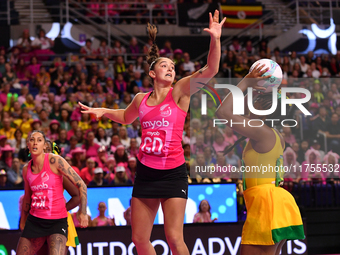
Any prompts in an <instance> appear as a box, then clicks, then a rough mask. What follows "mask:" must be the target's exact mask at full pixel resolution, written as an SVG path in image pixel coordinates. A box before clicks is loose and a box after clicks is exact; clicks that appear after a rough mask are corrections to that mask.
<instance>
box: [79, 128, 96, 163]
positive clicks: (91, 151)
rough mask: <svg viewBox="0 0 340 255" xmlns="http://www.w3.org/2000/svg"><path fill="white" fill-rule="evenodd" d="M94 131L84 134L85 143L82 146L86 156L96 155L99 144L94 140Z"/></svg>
mask: <svg viewBox="0 0 340 255" xmlns="http://www.w3.org/2000/svg"><path fill="white" fill-rule="evenodd" d="M94 138H95V136H94V132H93V131H89V132H88V133H87V135H86V139H85V144H84V145H83V146H82V148H83V149H85V150H86V157H96V156H97V151H98V149H99V147H100V145H98V144H96V143H95V142H94Z"/></svg>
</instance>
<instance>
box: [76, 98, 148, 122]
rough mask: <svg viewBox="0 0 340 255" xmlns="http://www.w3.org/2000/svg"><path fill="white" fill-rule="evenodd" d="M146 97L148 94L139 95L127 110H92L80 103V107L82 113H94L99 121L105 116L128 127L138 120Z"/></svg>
mask: <svg viewBox="0 0 340 255" xmlns="http://www.w3.org/2000/svg"><path fill="white" fill-rule="evenodd" d="M145 95H146V93H138V94H137V95H136V96H135V97H134V98H133V100H132V102H131V103H130V104H129V105H128V107H126V109H108V108H91V107H88V106H86V105H83V104H82V103H80V102H79V103H78V104H79V105H80V109H81V113H89V114H91V113H92V114H94V115H96V118H97V119H98V118H100V117H102V116H103V115H105V116H106V117H108V118H109V119H111V120H113V121H115V122H118V123H120V124H124V125H126V124H131V123H132V122H133V121H134V120H135V119H137V117H138V108H139V105H140V103H141V102H142V100H143V97H144V96H145Z"/></svg>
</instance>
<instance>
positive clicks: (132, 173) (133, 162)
mask: <svg viewBox="0 0 340 255" xmlns="http://www.w3.org/2000/svg"><path fill="white" fill-rule="evenodd" d="M136 170H137V159H136V157H134V156H130V157H129V159H128V167H127V169H126V173H127V176H128V179H129V180H131V182H132V183H134V182H135V177H136Z"/></svg>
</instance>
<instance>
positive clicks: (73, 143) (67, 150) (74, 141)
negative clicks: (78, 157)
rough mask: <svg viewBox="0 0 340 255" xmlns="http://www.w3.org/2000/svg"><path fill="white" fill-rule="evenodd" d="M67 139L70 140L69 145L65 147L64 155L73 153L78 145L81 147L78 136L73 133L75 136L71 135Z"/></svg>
mask: <svg viewBox="0 0 340 255" xmlns="http://www.w3.org/2000/svg"><path fill="white" fill-rule="evenodd" d="M67 140H68V141H69V145H68V146H66V147H65V149H64V152H63V155H66V154H71V152H72V151H73V150H75V149H76V148H77V147H79V146H77V144H78V140H77V137H76V136H74V135H73V136H71V137H70V139H67ZM71 156H72V155H71Z"/></svg>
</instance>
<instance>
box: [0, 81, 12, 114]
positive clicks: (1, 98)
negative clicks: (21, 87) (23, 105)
mask: <svg viewBox="0 0 340 255" xmlns="http://www.w3.org/2000/svg"><path fill="white" fill-rule="evenodd" d="M10 89H11V85H10V84H9V83H5V84H3V89H2V91H1V93H0V103H1V104H2V106H4V107H6V105H7V108H8V110H9V105H8V103H7V101H8V94H9V93H10V92H9V91H10ZM8 102H10V101H8Z"/></svg>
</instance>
